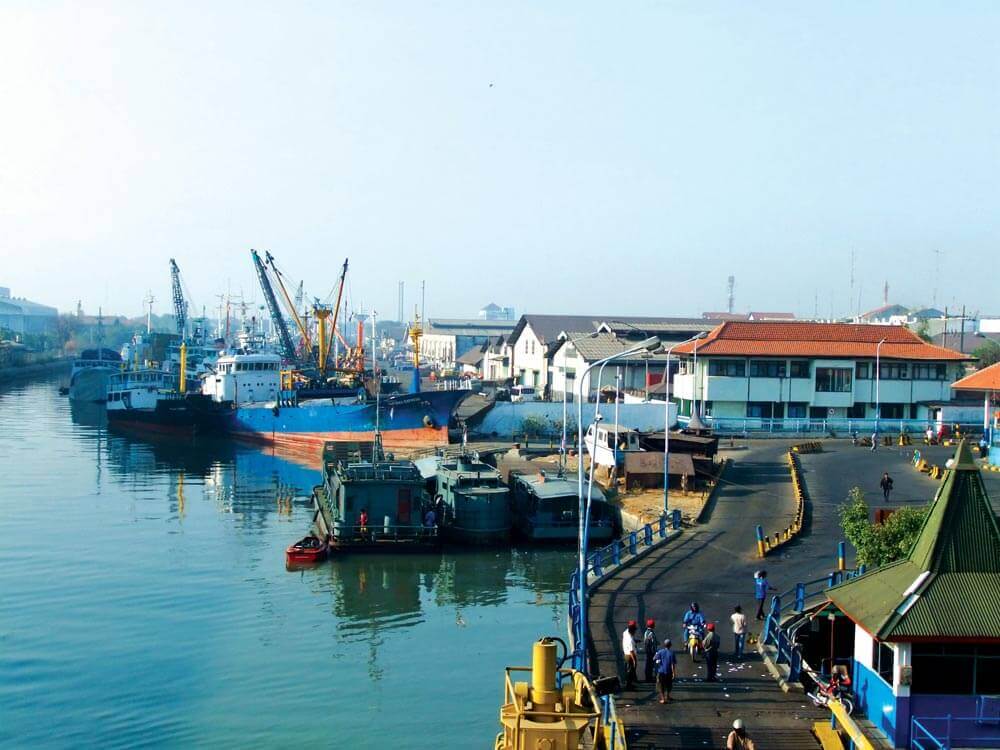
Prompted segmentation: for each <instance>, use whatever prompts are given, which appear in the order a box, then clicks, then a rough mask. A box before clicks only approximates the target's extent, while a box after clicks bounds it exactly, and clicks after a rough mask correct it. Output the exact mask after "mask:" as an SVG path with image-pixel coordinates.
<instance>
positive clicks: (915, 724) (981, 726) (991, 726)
mask: <svg viewBox="0 0 1000 750" xmlns="http://www.w3.org/2000/svg"><path fill="white" fill-rule="evenodd" d="M956 746H957V747H993V748H1000V730H998V729H997V728H996V723H995V722H992V721H989V722H984V721H983V720H982V719H980V718H978V717H976V716H952V715H951V714H947V715H945V716H913V717H911V718H910V747H911V748H912V749H913V750H951V749H952V747H956Z"/></svg>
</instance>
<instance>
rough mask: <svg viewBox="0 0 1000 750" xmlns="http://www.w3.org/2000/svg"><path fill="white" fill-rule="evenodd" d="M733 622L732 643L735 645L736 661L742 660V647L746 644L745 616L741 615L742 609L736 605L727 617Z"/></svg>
mask: <svg viewBox="0 0 1000 750" xmlns="http://www.w3.org/2000/svg"><path fill="white" fill-rule="evenodd" d="M729 619H730V620H732V622H733V641H734V642H735V644H736V649H735V655H736V658H737V659H742V658H743V647H744V646H745V645H746V642H747V616H746V615H745V614H743V608H742V607H741V606H740V605H739V604H737V605H736V606H735V607H733V613H732V614H731V615H729Z"/></svg>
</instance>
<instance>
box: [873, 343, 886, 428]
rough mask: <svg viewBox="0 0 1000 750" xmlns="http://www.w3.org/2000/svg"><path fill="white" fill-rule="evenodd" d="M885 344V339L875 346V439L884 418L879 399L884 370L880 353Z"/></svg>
mask: <svg viewBox="0 0 1000 750" xmlns="http://www.w3.org/2000/svg"><path fill="white" fill-rule="evenodd" d="M884 343H885V339H882V340H881V341H879V342H878V343H877V344H876V345H875V437H876V438H877V437H878V423H879V420H880V419H881V417H882V406H881V401H880V399H879V396H880V394H879V385H880V383H881V379H882V368H881V367H880V360H879V351H880V350H881V349H882V344H884Z"/></svg>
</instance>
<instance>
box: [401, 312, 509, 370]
mask: <svg viewBox="0 0 1000 750" xmlns="http://www.w3.org/2000/svg"><path fill="white" fill-rule="evenodd" d="M513 328H514V321H511V320H483V319H480V318H475V319H472V320H466V319H458V318H432V319H431V320H428V321H427V323H426V325H425V326H424V330H423V337H422V338H421V340H420V351H421V354H422V355H423V356H424V357H425V358H426V360H427V361H429V362H432V363H434V364H437V365H440V366H442V367H454V366H455V363H456V361H457V360H458V358H459V357H461V356H462V355H463V354H465V353H466V352H468V351H470V350H472V349H476V348H478V347H481V346H483V345H484V344H486V343H488V342H489V341H490V339H491V338H495V337H497V336H505V335H507V334H509V333H510V332H511V330H513Z"/></svg>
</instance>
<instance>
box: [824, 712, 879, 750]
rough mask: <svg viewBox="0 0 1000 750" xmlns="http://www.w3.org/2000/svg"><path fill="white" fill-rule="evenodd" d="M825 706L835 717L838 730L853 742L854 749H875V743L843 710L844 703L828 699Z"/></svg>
mask: <svg viewBox="0 0 1000 750" xmlns="http://www.w3.org/2000/svg"><path fill="white" fill-rule="evenodd" d="M827 708H829V709H830V713H832V714H833V717H834V719H836V722H837V726H838V727H839V728H840V731H842V732H843V733H844V734H846V735H847V737H848V739H850V740H851V741H852V742H853V743H854V747H855V748H856V750H876V747H875V745H873V744H872V741H871V740H870V739H868V738H867V737H866V736H865V734H864V732H862V731H861V727H859V726H858V725H857V723H856V722H855V721H854V719H852V718H851V716H850V714H848V713H847V711H845V710H844V705H843V704H842V703H841V702H840V701H838V700H832V701H830V702H829V703H828V704H827Z"/></svg>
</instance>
